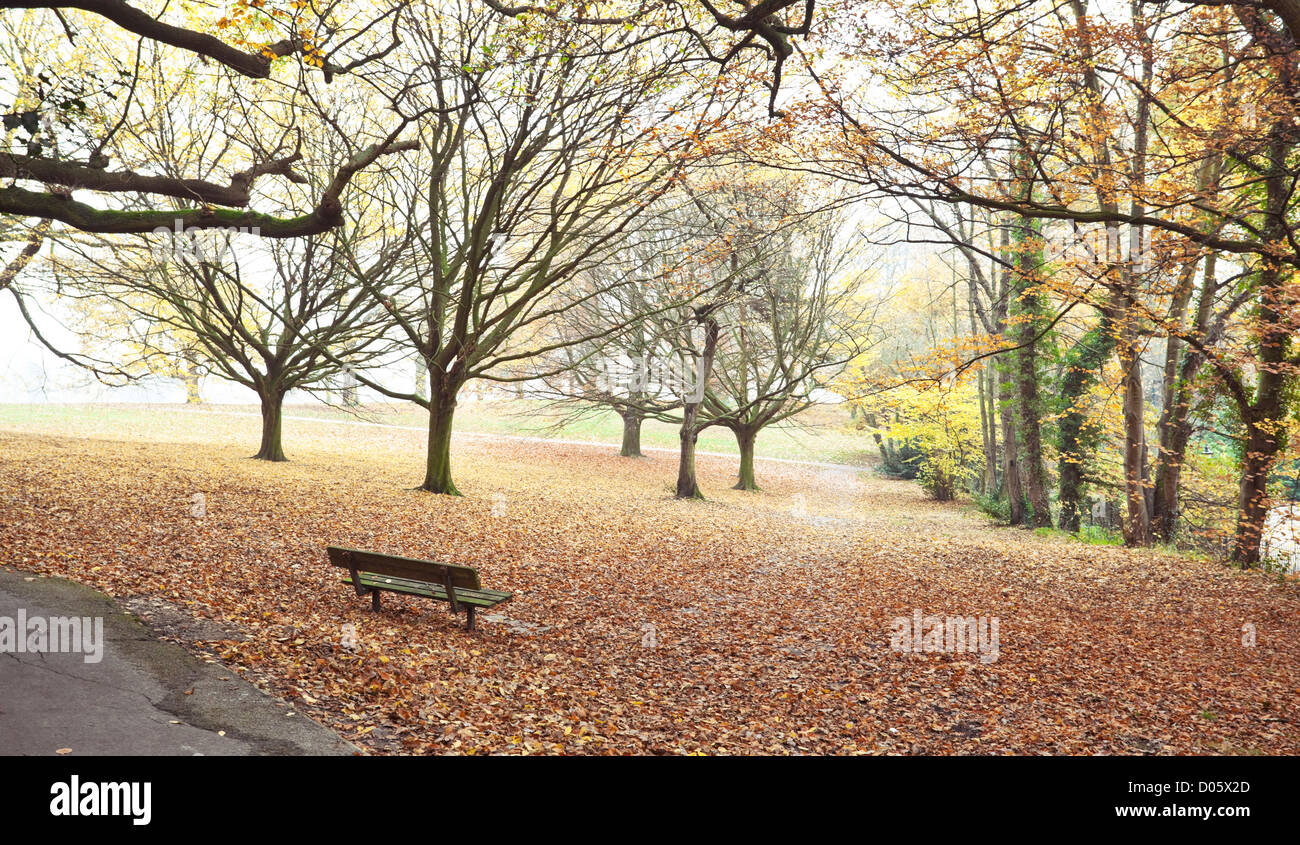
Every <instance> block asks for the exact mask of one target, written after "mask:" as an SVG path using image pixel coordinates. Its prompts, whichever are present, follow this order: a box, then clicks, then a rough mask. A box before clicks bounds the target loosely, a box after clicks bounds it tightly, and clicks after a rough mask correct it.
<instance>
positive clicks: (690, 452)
mask: <svg viewBox="0 0 1300 845" xmlns="http://www.w3.org/2000/svg"><path fill="white" fill-rule="evenodd" d="M720 332H721V328H720V327H719V326H718V321H717V320H715V319H713V318H712V317H710V318H708V320H707V321H706V323H705V336H704V354H703V355H702V356H700V360H699V363H698V366H699V368H700V369H699V372H698V373H697V374H696V376H697V381H696V385H697V388H698V392H699V394H700V396H699V397H697V398H695V401H693V402H692V401H690V398H689V397H688V400H687V401H686V402H685V403H683V405H682V427H681V433H680V435H679V436H680V437H681V443H682V448H681V455H680V457H679V459H678V463H677V492H676V494H675V495H676V496H677V498H679V499H703V498H704V494H703V493H701V492H700V486H699V484H698V483H697V482H696V480H695V442H696V441H697V440H699V438H700V432H699V431H698V430H697V429H696V419H697V418H698V416H699V412H700V402H701V401H702V400H703V393H704V391H706V390H708V386H709V378H710V376H712V374H713V356H714V354H715V353H716V352H717V349H718V335H719V333H720Z"/></svg>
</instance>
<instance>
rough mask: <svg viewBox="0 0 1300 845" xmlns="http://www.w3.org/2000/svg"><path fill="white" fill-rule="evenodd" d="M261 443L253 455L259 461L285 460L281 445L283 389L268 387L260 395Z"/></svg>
mask: <svg viewBox="0 0 1300 845" xmlns="http://www.w3.org/2000/svg"><path fill="white" fill-rule="evenodd" d="M261 399H262V445H261V448H259V449H258V450H257V454H256V455H254V456H253V457H254V458H256V459H258V460H260V461H287V460H288V458H286V457H285V456H284V447H283V446H282V445H281V440H280V438H281V433H282V420H283V408H284V391H283V390H280V389H279V388H268V389H267V390H265V391H264V392H263V393H262V395H261Z"/></svg>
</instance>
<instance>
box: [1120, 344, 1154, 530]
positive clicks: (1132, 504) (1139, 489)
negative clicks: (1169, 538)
mask: <svg viewBox="0 0 1300 845" xmlns="http://www.w3.org/2000/svg"><path fill="white" fill-rule="evenodd" d="M1125 333H1126V334H1128V333H1129V332H1128V330H1127V329H1126V330H1125ZM1120 360H1121V361H1122V362H1123V366H1124V500H1125V502H1126V504H1127V507H1126V508H1125V512H1124V545H1126V546H1149V545H1151V511H1150V510H1148V509H1147V492H1146V484H1145V482H1144V477H1145V475H1146V471H1145V469H1144V464H1145V457H1146V421H1145V419H1144V417H1145V415H1146V414H1145V412H1146V402H1145V400H1144V397H1143V395H1142V362H1141V360H1140V358H1139V356H1138V348H1137V343H1136V341H1135V339H1134V338H1132V337H1128V338H1126V340H1125V343H1124V349H1123V352H1122V354H1121V359H1120Z"/></svg>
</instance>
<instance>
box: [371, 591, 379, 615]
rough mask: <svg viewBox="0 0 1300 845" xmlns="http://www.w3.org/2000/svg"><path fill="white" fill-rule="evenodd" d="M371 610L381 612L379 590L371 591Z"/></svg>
mask: <svg viewBox="0 0 1300 845" xmlns="http://www.w3.org/2000/svg"><path fill="white" fill-rule="evenodd" d="M370 609H371V610H374V611H378V610H379V591H378V590H371V591H370Z"/></svg>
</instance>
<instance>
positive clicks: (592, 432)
mask: <svg viewBox="0 0 1300 845" xmlns="http://www.w3.org/2000/svg"><path fill="white" fill-rule="evenodd" d="M201 413H217V414H222V415H225V414H255V413H257V407H256V406H255V405H216V404H203V405H197V406H194V405H129V404H85V405H61V404H42V405H6V404H0V427H11V428H21V429H25V430H44V431H48V432H50V433H58V434H67V435H73V436H76V435H86V436H104V435H111V434H113V433H115V432H127V431H129V432H132V433H141V434H143V433H149V432H165V431H166V430H167V429H168V428H169V427H173V426H176V425H177V423H178V420H177V415H180V414H201ZM285 416H286V417H288V418H293V417H299V418H301V417H309V418H313V419H323V420H338V421H343V422H358V421H364V422H372V423H381V424H385V425H400V426H411V427H419V428H423V427H424V425H425V424H426V416H425V413H424V411H423V410H422V409H420V408H417V407H414V406H399V405H388V404H385V405H373V406H367V407H366V408H364V409H362V410H361V411H360V412H359V413H357V414H351V413H347V412H345V411H342V410H337V409H334V408H330V407H326V406H323V405H286V406H285ZM456 431H458V432H462V433H477V434H508V435H517V436H525V437H543V438H550V439H560V440H583V441H593V442H598V443H608V444H610V446H611V447H613V448H618V445H619V443H620V442H621V440H622V432H623V423H622V421H621V420H620V419H619V417H618V415H617V414H615V413H614V412H612V411H604V412H601V413H598V414H594V415H590V416H586V417H584V418H582V419H579V420H565V419H562V418H561V417H559V416H557V415H556V414H555V413H554V412H553V411H551V410H549V409H548V408H547V407H546V405H545V403H542V402H539V401H535V400H526V399H516V400H505V401H495V402H462V403H461V404H460V406H459V407H458V408H457V409H456ZM677 443H678V439H677V428H676V427H675V426H673V425H671V424H669V423H662V422H657V421H647V422H646V423H645V424H644V425H643V426H642V430H641V445H642V446H643V447H662V448H668V449H676V448H677ZM285 448H286V449H288V450H292V448H293V442H292V427H291V426H286V433H285ZM699 448H700V449H701V450H702V451H706V452H722V453H726V454H735V453H736V451H737V450H736V442H735V439H734V438H733V437H732V435H731V432H729V431H727V430H726V429H721V428H711V429H708V430H706V431H705V432H704V433H703V434H702V435H700V442H699ZM873 454H874V453H873V452H872V451H871V444H870V439H869V438H868V437H867V435H866V434H864V433H862V432H855V431H853V430H852V428H851V427H850V426H849V419H848V414H847V412H846V411H844V410H843V409H842V408H839V407H834V406H818V407H815V408H811V409H809V410H808V411H806V412H804V413H803V414H801V415H800V416H799V417H797V418H796V422H794V423H786V424H783V425H780V426H776V427H772V428H769V429H768V430H767V431H765V432H763V433H762V434H761V435H759V439H758V455H759V457H766V458H783V459H786V460H801V461H825V462H828V463H844V464H866V463H869V462H870V461H871V459H872V455H873Z"/></svg>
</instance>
